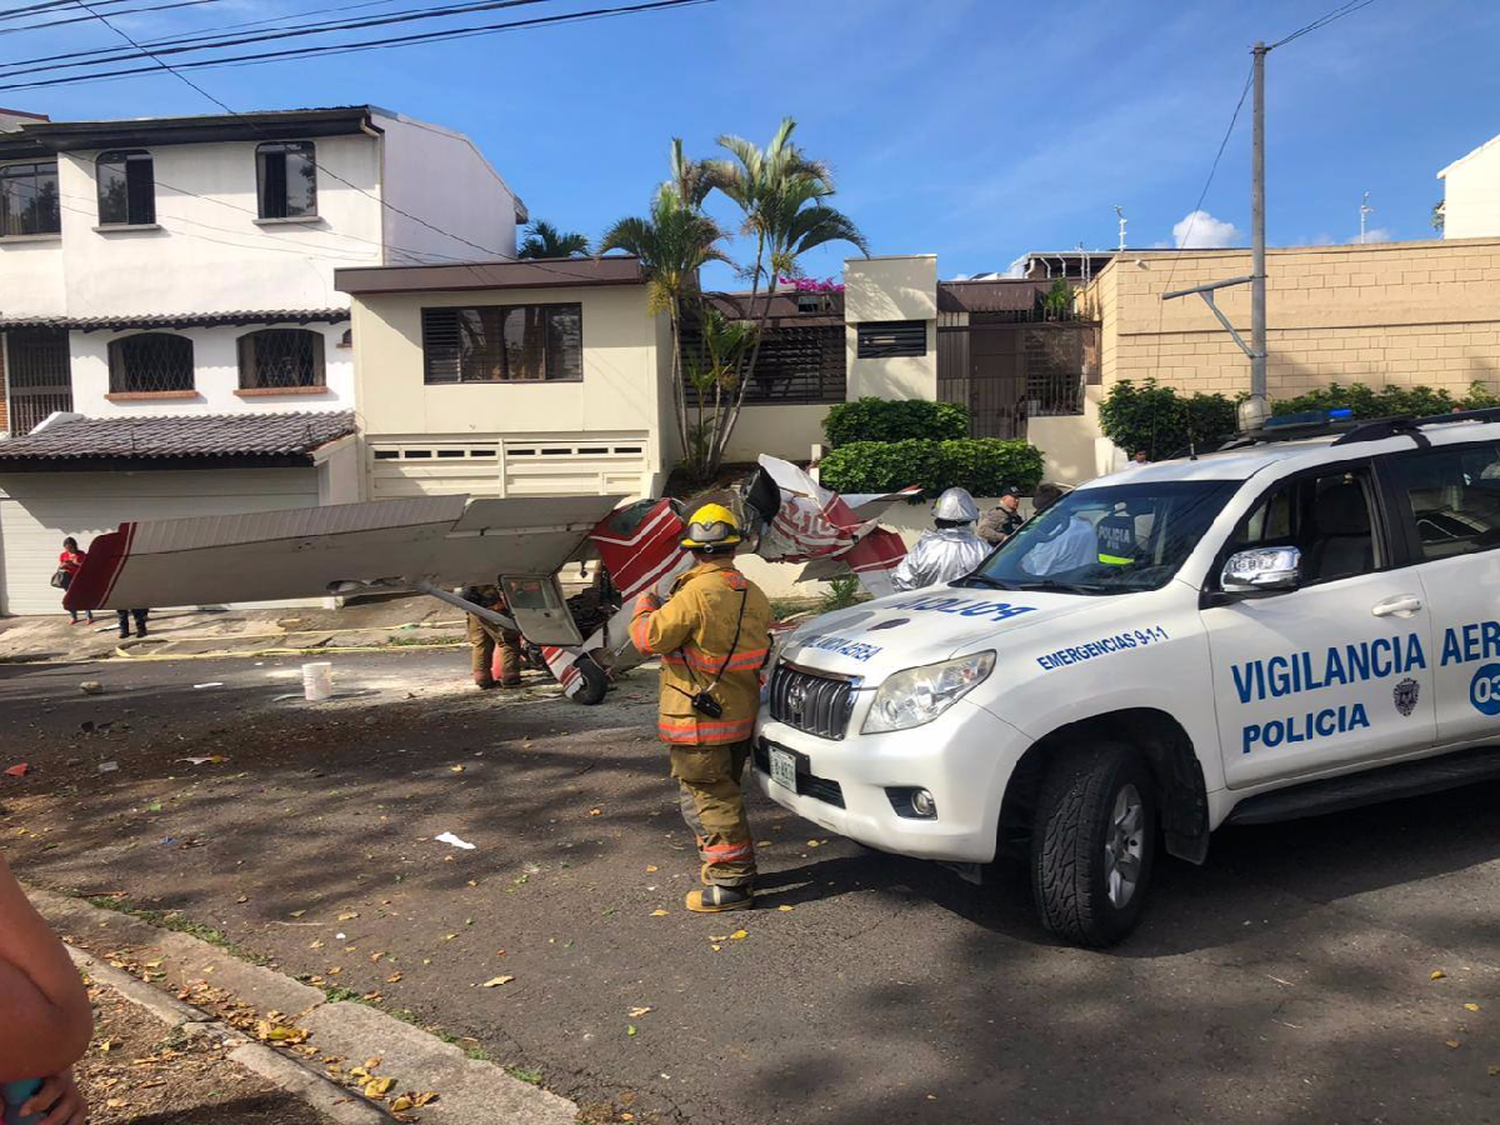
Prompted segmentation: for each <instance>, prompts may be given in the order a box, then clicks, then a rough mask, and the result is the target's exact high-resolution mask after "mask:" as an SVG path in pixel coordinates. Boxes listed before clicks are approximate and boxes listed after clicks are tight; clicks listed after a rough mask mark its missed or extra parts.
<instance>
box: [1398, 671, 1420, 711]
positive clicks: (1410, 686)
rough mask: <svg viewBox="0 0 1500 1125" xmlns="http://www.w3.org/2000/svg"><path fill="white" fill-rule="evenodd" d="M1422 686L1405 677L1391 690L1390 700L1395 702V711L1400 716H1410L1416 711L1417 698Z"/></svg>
mask: <svg viewBox="0 0 1500 1125" xmlns="http://www.w3.org/2000/svg"><path fill="white" fill-rule="evenodd" d="M1421 691H1422V685H1421V684H1419V683H1417V681H1416V680H1414V679H1412V678H1411V677H1409V676H1408V677H1407V678H1406V679H1404V680H1402V681H1401V682H1400V683H1398V684H1397V685H1396V686H1395V687H1394V688H1392V689H1391V698H1392V699H1393V700H1395V703H1396V710H1397V711H1399V712H1401V714H1402V715H1410V714H1411V713H1412V712H1413V711H1415V710H1416V709H1417V696H1418V695H1420V694H1421Z"/></svg>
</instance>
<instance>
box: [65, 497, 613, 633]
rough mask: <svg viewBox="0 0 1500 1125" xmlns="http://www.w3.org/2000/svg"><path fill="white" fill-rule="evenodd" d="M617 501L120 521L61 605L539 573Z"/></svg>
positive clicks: (407, 504)
mask: <svg viewBox="0 0 1500 1125" xmlns="http://www.w3.org/2000/svg"><path fill="white" fill-rule="evenodd" d="M622 499H623V497H621V496H528V497H517V498H515V499H485V500H476V501H472V502H471V501H470V500H469V498H468V497H467V496H422V497H414V498H411V499H405V500H375V501H368V502H365V503H359V504H333V505H328V506H325V507H318V508H293V509H287V510H284V511H273V512H255V513H248V514H243V515H228V516H199V517H193V518H187V519H174V520H153V521H149V522H140V523H124V524H121V525H120V528H119V530H118V531H112V532H108V533H106V534H104V535H100V536H98V537H97V538H95V540H94V541H93V543H92V544H90V546H89V549H88V555H87V558H86V559H85V560H84V564H83V566H82V568H81V569H80V570H79V572H78V574H77V575H76V576H75V578H74V580H73V582H72V583H71V585H70V586H69V587H68V590H67V593H66V594H65V595H64V598H63V604H64V605H65V606H66V607H69V608H75V609H79V610H86V609H134V608H140V607H147V606H173V605H218V604H222V603H224V602H253V601H270V600H275V599H281V598H305V597H322V596H326V595H328V594H330V593H332V592H335V591H337V590H338V589H340V588H341V587H342V588H352V587H357V586H362V585H366V584H374V583H382V584H384V585H385V586H386V587H387V588H394V589H401V588H403V586H404V585H405V584H407V583H409V582H412V581H427V582H431V583H433V584H434V585H439V586H450V587H451V586H460V585H465V584H469V583H484V582H493V581H494V580H495V577H496V575H498V574H549V575H550V574H552V573H554V572H556V571H557V570H558V569H559V568H560V567H561V566H562V565H563V563H565V562H566V561H567V560H568V558H569V557H570V556H571V555H572V554H573V553H574V552H575V551H576V550H577V549H578V547H579V545H580V544H581V543H583V542H584V541H585V539H586V538H587V536H588V534H589V532H590V531H592V530H593V529H594V527H595V525H596V524H597V523H598V522H599V521H600V519H602V518H603V517H604V516H605V515H607V514H608V513H609V512H610V511H611V510H612V509H613V508H614V507H615V505H617V504H618V503H619V502H620V501H621V500H622Z"/></svg>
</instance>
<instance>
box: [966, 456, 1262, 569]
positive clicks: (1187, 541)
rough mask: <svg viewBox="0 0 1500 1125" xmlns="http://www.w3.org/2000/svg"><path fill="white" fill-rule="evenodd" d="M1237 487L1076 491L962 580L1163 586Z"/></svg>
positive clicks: (1145, 485) (1194, 484)
mask: <svg viewBox="0 0 1500 1125" xmlns="http://www.w3.org/2000/svg"><path fill="white" fill-rule="evenodd" d="M1238 488H1239V482H1237V481H1153V482H1141V483H1137V484H1122V485H1116V486H1114V487H1109V486H1100V487H1094V488H1084V489H1079V490H1078V491H1076V492H1070V493H1068V495H1066V496H1064V497H1063V498H1062V499H1061V500H1059V501H1058V502H1057V503H1056V504H1054V505H1052V507H1050V508H1048V509H1047V510H1046V511H1045V512H1042V513H1041V514H1039V515H1037V516H1035V517H1033V518H1032V519H1031V520H1029V521H1028V522H1027V523H1026V525H1025V526H1024V527H1022V528H1021V530H1020V531H1018V532H1016V534H1015V535H1014V536H1012V537H1011V538H1010V539H1008V540H1006V542H1005V545H1004V546H1003V547H1001V548H1000V549H999V550H998V551H996V552H995V553H994V554H993V555H991V556H990V557H989V558H988V559H986V560H985V562H984V564H983V565H982V566H981V567H980V568H979V570H978V571H977V572H976V573H975V574H974V575H972V576H971V577H970V578H968V579H963V580H961V581H965V582H970V583H973V584H976V585H991V586H997V587H1001V588H1004V589H1014V590H1020V589H1062V590H1073V591H1076V592H1077V593H1082V594H1123V593H1130V592H1132V591H1136V590H1154V589H1157V588H1158V587H1160V586H1163V585H1165V584H1166V583H1167V582H1168V581H1169V580H1170V579H1171V577H1172V576H1173V575H1174V574H1176V573H1177V570H1178V568H1179V567H1181V566H1182V563H1183V560H1185V559H1186V558H1187V557H1188V555H1189V554H1190V553H1191V552H1192V550H1193V548H1194V547H1195V546H1197V545H1198V541H1199V540H1200V539H1202V538H1203V535H1204V533H1205V532H1206V531H1207V530H1208V527H1209V524H1211V523H1212V522H1213V520H1214V517H1215V516H1217V515H1218V514H1219V512H1220V511H1221V510H1222V509H1223V507H1224V505H1225V504H1226V503H1228V501H1229V498H1230V497H1231V496H1233V495H1234V494H1235V492H1236V491H1237V490H1238Z"/></svg>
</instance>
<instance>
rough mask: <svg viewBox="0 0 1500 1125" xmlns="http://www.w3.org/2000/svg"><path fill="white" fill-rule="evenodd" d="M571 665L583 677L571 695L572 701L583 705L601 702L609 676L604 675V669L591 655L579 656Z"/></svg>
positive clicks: (588, 705) (606, 688) (607, 686)
mask: <svg viewBox="0 0 1500 1125" xmlns="http://www.w3.org/2000/svg"><path fill="white" fill-rule="evenodd" d="M573 667H574V668H576V669H578V674H579V675H580V676H581V677H582V679H583V682H582V684H581V685H580V686H579V688H578V690H577V691H575V692H574V693H573V695H572V700H573V702H574V703H582V704H583V705H584V706H585V707H592V706H594V705H595V704H598V703H603V702H604V693H605V692H606V691H608V690H609V677H608V676H607V675H605V673H604V669H603V668H601V667H599V665H598V663H597V662H596V661H595V660H594V658H593V657H591V656H580V657H579V658H578V659H577V660H576V661H574V662H573Z"/></svg>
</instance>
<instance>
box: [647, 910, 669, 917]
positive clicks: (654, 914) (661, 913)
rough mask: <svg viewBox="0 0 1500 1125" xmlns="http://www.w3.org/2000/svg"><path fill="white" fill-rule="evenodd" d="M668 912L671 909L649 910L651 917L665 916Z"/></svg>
mask: <svg viewBox="0 0 1500 1125" xmlns="http://www.w3.org/2000/svg"><path fill="white" fill-rule="evenodd" d="M670 913H671V911H669V910H653V911H652V912H651V917H653V918H665V917H666V916H667V915H668V914H670Z"/></svg>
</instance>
